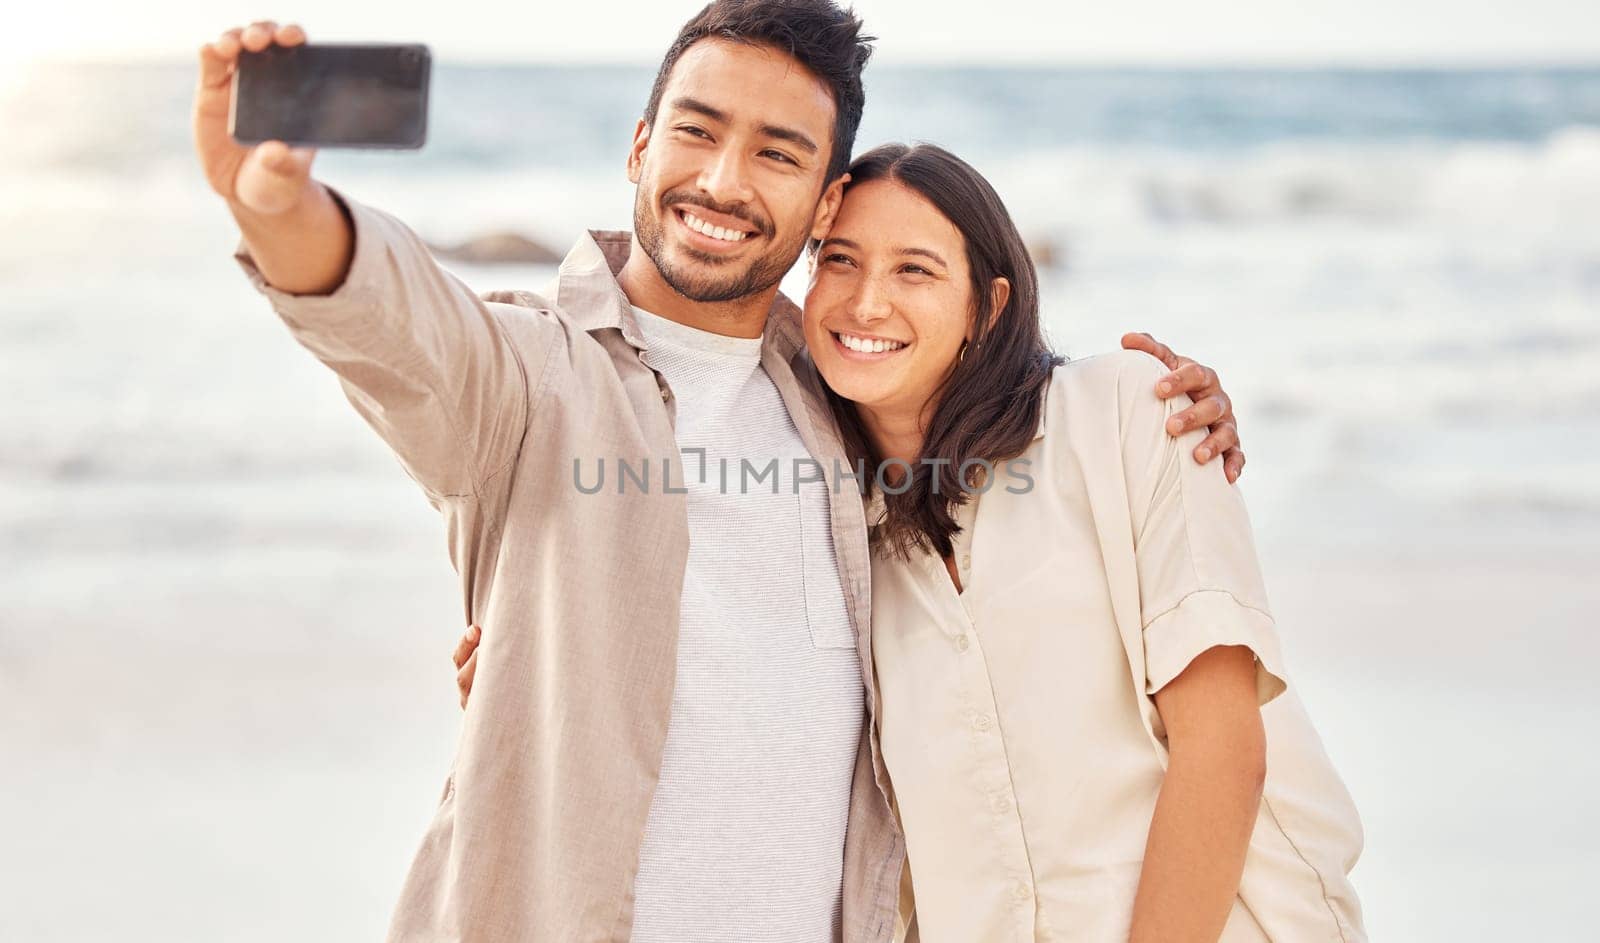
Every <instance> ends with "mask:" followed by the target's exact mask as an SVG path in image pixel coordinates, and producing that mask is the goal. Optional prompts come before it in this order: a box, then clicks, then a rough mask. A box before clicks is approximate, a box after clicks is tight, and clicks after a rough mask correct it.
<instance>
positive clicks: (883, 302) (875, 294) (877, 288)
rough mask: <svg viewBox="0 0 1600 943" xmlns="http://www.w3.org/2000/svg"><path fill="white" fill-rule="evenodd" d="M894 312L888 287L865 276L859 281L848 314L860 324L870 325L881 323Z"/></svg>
mask: <svg viewBox="0 0 1600 943" xmlns="http://www.w3.org/2000/svg"><path fill="white" fill-rule="evenodd" d="M893 310H894V305H893V304H892V303H891V302H890V300H889V292H888V286H886V285H884V284H883V282H882V281H880V280H878V279H876V278H873V277H872V276H870V275H869V276H867V277H865V278H863V279H861V282H860V284H859V285H858V286H857V288H856V296H855V299H854V303H853V304H852V305H851V306H850V313H851V314H852V315H854V316H855V318H856V320H858V321H860V322H861V323H862V324H871V323H874V322H876V321H882V320H883V319H884V318H886V317H888V316H889V313H890V312H891V311H893Z"/></svg>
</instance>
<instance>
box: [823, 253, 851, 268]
mask: <svg viewBox="0 0 1600 943" xmlns="http://www.w3.org/2000/svg"><path fill="white" fill-rule="evenodd" d="M822 261H824V262H838V263H840V264H842V265H854V264H855V260H854V259H852V258H850V257H849V256H848V255H840V254H839V253H837V252H835V253H833V254H831V255H825V256H823V257H822Z"/></svg>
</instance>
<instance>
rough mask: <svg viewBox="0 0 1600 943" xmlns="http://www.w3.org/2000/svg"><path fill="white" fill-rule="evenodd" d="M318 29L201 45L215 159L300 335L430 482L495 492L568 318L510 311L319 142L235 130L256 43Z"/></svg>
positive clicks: (254, 251) (276, 303)
mask: <svg viewBox="0 0 1600 943" xmlns="http://www.w3.org/2000/svg"><path fill="white" fill-rule="evenodd" d="M305 40H306V36H305V32H304V31H303V30H301V29H300V28H299V27H297V26H286V27H283V28H281V29H280V28H278V27H277V26H276V24H273V23H270V22H261V23H255V24H253V25H251V26H250V27H248V28H246V29H243V30H230V31H228V32H227V33H224V34H223V35H222V36H221V37H220V38H219V39H217V40H216V41H215V42H211V43H207V44H206V45H205V46H203V47H201V49H200V79H199V87H198V89H197V90H196V93H195V108H194V136H195V148H196V151H197V152H198V155H199V158H200V163H201V166H202V168H203V169H204V171H205V174H206V179H207V180H208V182H209V183H210V185H211V188H212V189H213V190H214V191H216V193H217V194H218V195H220V196H221V197H222V198H223V199H224V200H225V201H226V202H227V205H228V208H229V210H230V211H231V212H232V214H233V217H234V219H235V220H236V221H237V222H238V224H239V231H240V233H241V235H242V236H243V242H242V244H241V246H240V247H239V251H238V252H237V254H236V255H237V258H238V260H239V262H240V264H241V265H242V266H243V267H244V269H245V271H246V272H247V273H248V274H249V275H250V277H251V279H252V281H253V282H254V284H255V285H256V287H257V289H259V290H260V291H261V292H262V293H263V294H264V295H266V296H267V298H268V299H269V300H270V301H271V302H272V306H273V309H274V310H275V311H276V312H277V313H278V315H279V317H281V318H282V319H283V321H284V322H285V323H286V324H287V325H288V326H289V329H290V331H291V332H292V333H293V334H294V337H295V339H296V340H297V341H299V342H300V343H301V344H302V345H303V346H305V347H306V348H307V349H309V350H310V351H311V352H312V353H313V354H315V355H316V356H317V358H318V359H319V360H321V361H322V362H323V363H324V364H326V365H327V366H328V367H330V368H331V369H332V370H333V371H334V372H335V373H337V374H338V376H339V379H340V381H341V383H342V384H343V386H344V390H345V394H346V396H347V397H348V398H349V399H350V401H351V403H352V404H353V405H355V407H356V409H357V411H359V412H360V413H361V415H362V416H363V417H364V418H365V419H366V420H367V422H368V424H369V425H371V426H372V427H373V429H375V430H376V431H377V432H378V434H379V435H380V436H382V437H383V439H384V441H386V442H387V443H388V444H389V446H390V447H391V448H392V449H394V451H395V452H396V453H397V454H398V455H399V457H400V460H401V462H402V463H403V464H404V465H405V467H406V470H407V471H408V472H409V473H410V474H411V476H412V477H413V478H415V479H416V480H417V482H418V483H420V484H421V485H422V486H423V488H424V490H426V491H427V492H428V494H429V495H430V497H433V498H435V499H440V498H474V497H479V496H481V490H482V488H483V486H484V484H485V483H486V482H487V481H489V480H490V479H492V478H494V477H495V475H496V474H497V473H498V472H499V471H500V470H502V469H504V468H505V467H507V466H508V465H509V463H510V461H511V459H512V458H514V457H515V455H516V451H517V449H518V448H519V447H520V443H521V441H522V435H523V432H524V430H525V428H526V423H527V419H528V391H529V389H537V388H538V387H537V385H536V383H537V381H538V379H539V374H540V373H541V372H542V370H543V369H544V365H545V364H547V363H549V362H551V361H552V359H553V357H552V356H548V355H551V354H552V353H553V351H554V350H555V349H556V347H557V346H558V345H560V344H561V343H562V341H563V340H564V336H565V335H564V332H563V331H562V328H561V326H560V325H559V323H558V322H556V320H555V319H554V317H553V316H551V315H550V313H549V312H544V311H538V312H534V311H529V312H520V313H513V314H512V315H510V319H509V322H508V321H507V318H508V315H507V312H506V311H499V312H497V311H496V310H494V308H492V307H491V306H490V305H489V304H487V303H485V302H484V301H483V300H482V299H480V298H479V297H478V296H477V294H476V293H475V292H473V291H472V290H471V289H470V288H468V287H467V286H466V285H465V284H463V283H462V282H461V281H460V280H459V279H456V278H455V277H454V276H452V275H450V273H448V272H446V271H445V270H444V269H442V268H440V267H439V265H438V263H437V262H435V261H434V260H433V257H432V256H431V255H430V253H429V252H428V249H427V247H426V245H424V244H423V242H422V240H421V239H419V238H418V237H417V235H416V234H415V233H413V232H412V231H411V230H410V229H408V228H407V227H406V226H405V225H404V224H402V223H401V222H400V221H399V220H397V219H395V218H394V217H392V216H389V215H387V214H385V213H382V212H380V211H378V210H376V209H373V208H371V207H367V206H364V205H361V204H360V203H357V202H355V201H353V200H348V199H344V198H342V197H340V196H339V195H337V194H335V193H334V192H333V191H332V190H330V189H329V188H328V187H326V186H324V185H322V184H321V183H318V182H317V181H316V180H314V179H313V178H312V177H311V161H312V157H313V154H312V152H311V151H310V150H305V149H298V148H289V147H287V146H285V145H284V144H283V143H282V142H278V141H269V142H267V143H264V144H260V145H257V146H254V147H250V146H245V145H241V144H239V143H238V142H237V141H235V140H233V138H232V136H231V135H230V134H229V133H228V111H229V84H230V82H231V80H232V75H233V72H234V69H235V68H236V66H237V64H238V59H239V54H240V52H241V51H244V50H248V51H252V52H255V51H260V50H262V49H265V48H266V47H267V46H269V45H271V44H273V43H277V44H280V45H297V44H299V43H303V42H305ZM511 334H515V335H516V337H515V338H513V337H512V336H510V335H511ZM530 353H533V354H534V355H535V356H531V357H530V356H528V355H529V354H530ZM524 357H526V358H527V360H528V362H527V363H525V362H524V360H523V358H524Z"/></svg>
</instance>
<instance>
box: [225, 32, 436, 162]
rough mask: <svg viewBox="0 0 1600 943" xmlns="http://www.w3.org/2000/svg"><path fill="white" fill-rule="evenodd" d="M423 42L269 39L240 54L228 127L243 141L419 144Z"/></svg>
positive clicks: (423, 132)
mask: <svg viewBox="0 0 1600 943" xmlns="http://www.w3.org/2000/svg"><path fill="white" fill-rule="evenodd" d="M431 61H432V60H431V57H430V55H429V53H428V47H426V46H422V45H379V44H372V45H333V44H328V45H309V44H308V45H300V46H269V47H267V48H266V49H264V50H262V51H261V52H242V53H240V54H239V67H238V68H237V69H236V70H235V71H234V76H233V111H232V115H231V116H230V126H229V130H230V131H231V132H232V134H233V137H234V139H235V140H237V141H239V142H240V143H241V144H259V143H261V142H262V141H273V140H277V141H283V142H284V143H286V144H293V145H302V146H315V147H381V148H419V147H421V146H422V145H423V142H424V140H425V139H426V138H427V133H428V73H429V69H430V66H431Z"/></svg>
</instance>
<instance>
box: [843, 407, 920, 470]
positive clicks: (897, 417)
mask: <svg viewBox="0 0 1600 943" xmlns="http://www.w3.org/2000/svg"><path fill="white" fill-rule="evenodd" d="M856 412H857V414H858V415H859V416H860V417H861V425H862V427H863V428H864V429H865V430H866V433H867V440H868V441H869V442H870V443H871V444H872V450H873V451H874V452H876V453H877V455H878V461H880V462H888V461H892V460H899V461H902V462H905V463H906V464H907V465H911V466H915V465H916V462H917V459H918V458H920V457H921V456H922V446H923V442H924V438H925V434H926V430H927V420H928V418H929V417H931V416H932V415H933V407H932V406H931V405H930V406H929V407H927V408H925V409H922V410H918V411H915V412H913V411H911V410H896V409H874V408H872V407H870V406H863V405H860V404H857V405H856ZM885 473H886V474H887V473H889V470H888V469H885Z"/></svg>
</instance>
